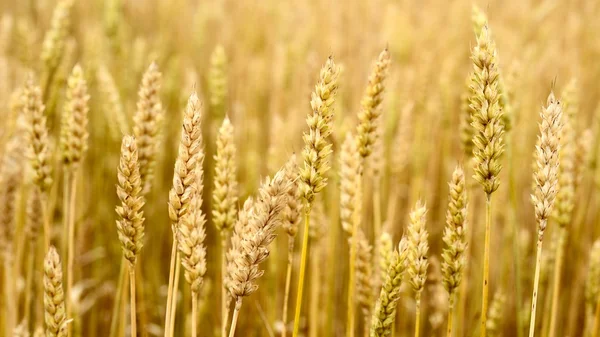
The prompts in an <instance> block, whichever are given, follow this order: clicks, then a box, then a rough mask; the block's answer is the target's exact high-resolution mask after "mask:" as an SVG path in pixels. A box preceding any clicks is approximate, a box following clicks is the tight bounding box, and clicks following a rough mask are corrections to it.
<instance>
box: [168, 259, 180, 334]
mask: <svg viewBox="0 0 600 337" xmlns="http://www.w3.org/2000/svg"><path fill="white" fill-rule="evenodd" d="M180 274H181V256H180V253H179V251H178V252H177V256H176V259H175V279H174V281H173V296H172V297H171V317H170V318H169V337H173V336H175V335H174V331H175V315H176V314H177V293H178V292H179V275H180Z"/></svg>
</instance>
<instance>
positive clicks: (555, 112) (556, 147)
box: [529, 93, 562, 337]
mask: <svg viewBox="0 0 600 337" xmlns="http://www.w3.org/2000/svg"><path fill="white" fill-rule="evenodd" d="M541 117H542V122H541V123H540V125H539V127H540V136H539V137H540V138H539V144H538V145H537V147H536V150H537V151H536V158H537V170H536V171H535V173H534V181H535V183H536V188H535V191H534V193H533V194H532V196H531V200H532V202H533V205H534V207H535V217H536V220H537V223H538V240H537V257H536V268H535V279H534V286H533V296H532V300H531V320H530V323H529V337H533V336H534V334H535V314H536V307H537V296H538V286H539V277H540V265H541V256H542V241H543V239H544V231H545V230H546V224H547V222H548V218H549V217H550V214H551V212H552V207H553V206H554V201H555V198H556V193H557V185H558V170H559V151H560V134H561V128H562V122H561V119H562V109H561V105H560V102H559V101H558V100H557V99H556V98H555V97H554V94H553V93H550V95H549V96H548V100H547V103H546V107H545V108H543V109H542V113H541Z"/></svg>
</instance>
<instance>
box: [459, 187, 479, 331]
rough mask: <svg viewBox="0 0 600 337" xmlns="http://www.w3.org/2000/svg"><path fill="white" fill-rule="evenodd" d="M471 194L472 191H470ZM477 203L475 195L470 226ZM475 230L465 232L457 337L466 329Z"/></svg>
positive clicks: (473, 222)
mask: <svg viewBox="0 0 600 337" xmlns="http://www.w3.org/2000/svg"><path fill="white" fill-rule="evenodd" d="M471 192H472V191H471ZM479 201H480V198H478V197H477V195H475V196H474V197H473V207H472V208H471V209H472V212H469V215H468V216H469V223H470V224H475V223H476V222H477V216H476V215H477V211H478V210H479ZM474 229H475V228H474V227H473V228H472V229H471V230H469V231H467V249H466V250H465V259H466V261H465V268H464V270H463V275H465V276H464V277H463V280H462V282H461V283H460V288H459V289H458V294H459V296H458V308H457V309H456V311H457V313H456V316H457V320H458V321H459V322H462V324H459V325H457V328H456V331H457V335H458V336H463V335H465V332H464V330H465V328H466V320H467V319H466V317H467V306H466V304H467V298H468V296H467V294H468V290H469V282H470V277H469V275H470V269H471V263H470V262H471V245H472V242H473V232H475V230H474Z"/></svg>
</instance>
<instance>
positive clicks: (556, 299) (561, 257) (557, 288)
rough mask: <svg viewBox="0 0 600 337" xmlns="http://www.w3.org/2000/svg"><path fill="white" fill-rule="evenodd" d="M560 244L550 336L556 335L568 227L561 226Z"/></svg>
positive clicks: (557, 251)
mask: <svg viewBox="0 0 600 337" xmlns="http://www.w3.org/2000/svg"><path fill="white" fill-rule="evenodd" d="M559 230H560V233H559V238H558V245H557V247H556V257H555V260H554V286H553V289H552V309H551V311H550V331H549V333H548V337H554V336H556V323H557V320H556V319H557V314H558V302H559V298H560V284H561V282H560V281H561V271H562V265H563V260H564V254H565V240H566V236H567V229H566V228H560V229H559Z"/></svg>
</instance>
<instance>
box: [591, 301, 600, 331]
mask: <svg viewBox="0 0 600 337" xmlns="http://www.w3.org/2000/svg"><path fill="white" fill-rule="evenodd" d="M598 330H600V296H598V301H596V314H595V315H594V330H592V337H598Z"/></svg>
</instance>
